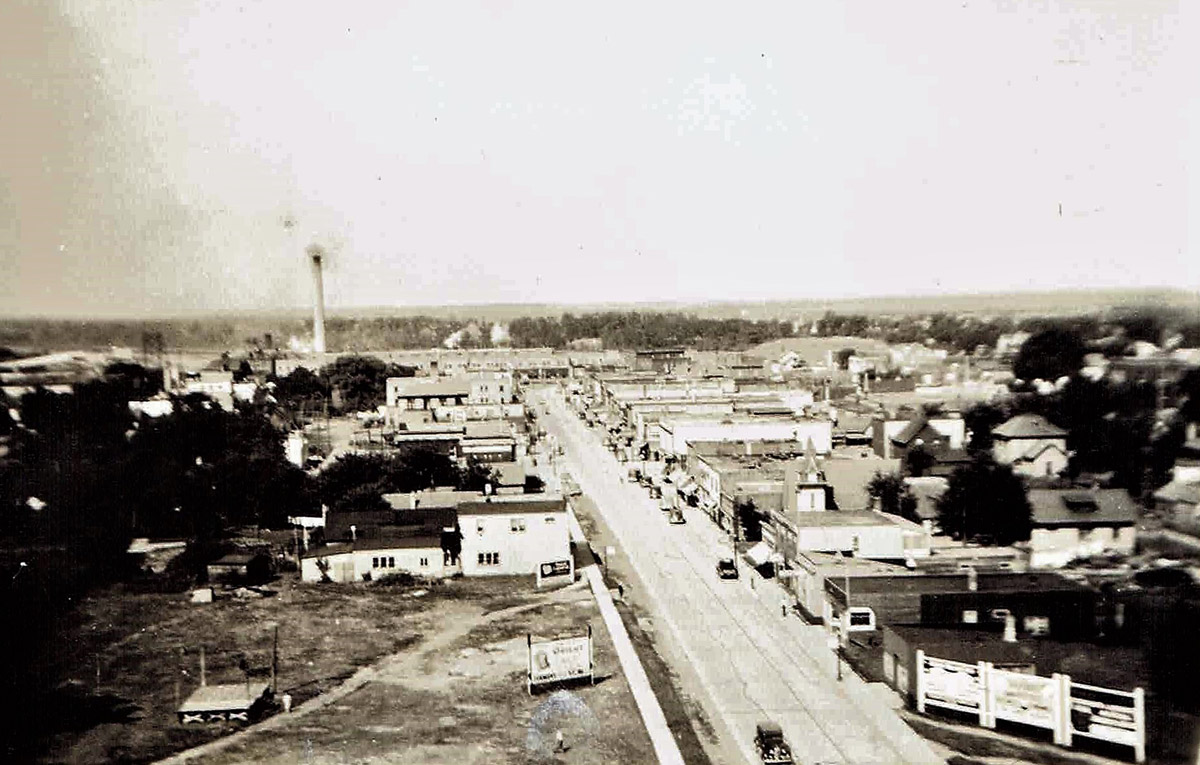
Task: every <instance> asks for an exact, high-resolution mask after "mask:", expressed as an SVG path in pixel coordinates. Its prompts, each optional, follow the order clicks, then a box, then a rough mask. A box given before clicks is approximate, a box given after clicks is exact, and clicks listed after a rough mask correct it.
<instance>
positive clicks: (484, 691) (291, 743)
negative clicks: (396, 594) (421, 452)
mask: <svg viewBox="0 0 1200 765" xmlns="http://www.w3.org/2000/svg"><path fill="white" fill-rule="evenodd" d="M539 601H540V602H539V603H536V604H527V605H516V606H510V607H508V608H504V609H501V610H498V611H492V612H490V613H488V612H486V611H485V610H484V609H481V608H479V607H474V608H472V607H469V606H462V607H459V608H456V609H454V610H453V612H451V611H444V610H439V612H438V613H429V614H428V615H429V616H431V617H433V618H435V619H437V621H438V622H439V624H440V629H439V630H438V631H437V632H436V633H431V635H430V637H429V638H428V639H426V640H423V641H422V642H421V643H420V644H418V645H416V646H414V647H413V648H412V649H411V650H406V651H403V652H401V653H398V654H396V655H395V656H393V657H391V658H389V659H387V660H385V661H384V662H381V663H380V664H378V665H376V667H375V668H374V671H373V674H372V676H371V677H370V679H369V680H368V681H367V682H366V683H364V684H363V685H362V686H361V687H359V688H358V689H357V690H354V691H353V692H352V693H350V694H348V695H347V696H345V697H344V698H340V699H338V700H337V701H335V702H334V703H333V704H331V705H329V706H327V707H325V708H323V709H320V710H319V711H314V712H312V713H309V714H302V713H297V712H293V714H291V715H281V716H278V717H276V718H274V719H273V720H272V723H276V724H274V725H271V726H264V727H263V728H262V729H260V730H251V731H248V732H247V734H246V735H245V736H244V737H243V738H242V739H241V740H239V741H237V742H236V743H234V744H233V745H232V746H230V747H228V748H226V749H224V750H222V751H220V752H217V753H214V754H212V755H210V756H205V757H202V758H199V759H197V760H196V762H200V763H211V764H213V765H216V764H218V763H235V762H259V763H280V764H281V765H282V763H289V764H290V763H296V762H304V763H314V765H319V764H322V763H330V764H332V763H345V762H356V763H413V764H414V765H415V764H416V763H485V762H486V763H527V762H572V763H597V764H598V763H611V762H622V761H624V762H646V761H651V760H653V749H652V747H651V745H650V740H649V738H648V737H647V735H646V733H645V731H644V730H643V728H642V725H641V718H640V717H639V716H638V712H637V707H636V705H635V703H634V701H633V697H632V695H631V694H630V692H629V687H628V685H627V684H626V682H625V680H624V677H623V676H622V675H621V674H620V666H619V664H618V662H617V658H616V653H615V651H614V650H613V647H612V643H611V641H610V639H609V636H608V635H607V633H606V632H605V631H604V629H603V627H602V625H601V623H600V620H599V617H598V615H597V613H596V608H595V603H594V601H593V599H592V597H591V594H590V592H589V591H588V590H586V589H580V588H577V587H576V588H570V589H568V590H561V591H558V592H556V593H554V594H551V595H547V596H544V597H542V598H540V599H539ZM589 623H594V627H593V629H594V632H593V636H594V641H595V646H594V647H595V661H596V667H597V678H596V679H597V683H596V684H595V685H587V684H583V685H579V686H574V687H571V688H567V689H559V690H554V691H551V692H544V693H537V694H535V695H534V696H530V695H529V694H528V693H527V691H526V685H525V667H526V662H527V657H526V651H527V647H526V634H527V633H528V632H530V631H532V632H533V634H534V639H535V640H536V639H538V638H539V637H542V638H547V637H552V636H555V635H562V634H580V633H581V632H582V631H584V630H586V628H587V625H588V624H589ZM299 711H300V712H303V710H299ZM557 731H562V733H563V737H564V741H565V742H566V744H567V746H568V751H567V752H565V753H562V754H558V755H555V753H554V752H553V751H552V750H553V748H554V746H555V733H556V732H557Z"/></svg>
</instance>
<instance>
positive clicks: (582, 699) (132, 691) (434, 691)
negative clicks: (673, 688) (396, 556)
mask: <svg viewBox="0 0 1200 765" xmlns="http://www.w3.org/2000/svg"><path fill="white" fill-rule="evenodd" d="M274 587H275V589H276V590H277V591H278V593H277V594H276V595H274V596H273V597H266V598H257V599H247V600H239V599H235V598H224V599H220V600H218V601H217V602H215V603H211V604H206V605H192V604H190V603H189V602H188V600H187V597H186V596H185V595H160V594H132V593H129V592H125V591H123V590H121V589H119V588H118V589H113V590H110V591H107V592H104V593H101V594H98V595H95V596H93V597H90V598H88V599H87V600H86V601H85V602H83V603H82V604H81V605H80V608H79V611H78V618H77V620H76V623H75V624H73V625H72V627H71V630H70V634H64V635H63V636H62V639H63V642H64V644H65V645H69V646H71V650H70V656H69V664H70V666H69V667H68V670H69V671H68V672H66V673H65V677H67V678H68V680H69V681H70V682H68V683H67V684H66V685H65V686H64V688H65V691H64V692H68V691H69V693H70V694H71V696H72V699H73V700H74V702H77V701H78V700H79V699H80V698H83V699H88V700H95V699H100V698H103V699H104V706H105V710H103V713H100V714H96V715H93V717H92V718H91V719H83V720H79V719H76V720H71V721H69V722H70V724H64V725H63V726H62V727H63V730H61V731H60V732H58V733H56V734H54V735H52V736H50V737H49V738H47V739H43V740H41V741H39V742H38V743H37V749H36V751H30V752H28V754H29V759H30V760H34V761H39V762H149V761H153V760H155V759H158V758H161V757H164V756H167V755H169V754H171V753H174V752H178V751H180V750H183V749H187V748H189V747H192V746H196V745H199V744H202V743H204V742H207V741H211V740H213V739H216V738H220V737H222V736H224V735H226V734H229V733H232V732H234V730H235V728H233V727H226V728H222V727H220V726H201V725H191V726H181V725H179V724H177V723H176V721H175V714H174V710H175V706H176V681H177V680H178V682H179V690H180V692H181V694H182V696H184V697H186V696H187V695H188V694H189V693H191V692H192V691H193V690H194V689H195V688H196V687H197V686H198V685H199V650H200V648H201V646H203V647H204V649H205V653H206V659H207V675H208V682H209V683H236V682H242V681H244V680H245V678H246V674H247V672H246V670H249V674H250V675H251V676H252V677H261V678H262V679H264V680H266V679H269V673H270V665H271V652H272V639H273V633H274V624H276V623H277V624H279V625H280V629H279V678H278V687H279V693H280V694H283V693H284V692H287V693H290V694H291V695H292V697H293V699H294V705H295V706H297V707H299V706H300V705H301V704H302V703H304V702H305V701H307V700H310V699H313V698H314V697H316V696H318V694H321V693H322V692H325V691H329V690H331V689H334V688H336V687H338V686H339V685H340V684H341V683H342V681H344V680H346V679H347V678H349V677H351V676H352V675H354V673H355V670H356V669H358V668H360V667H365V666H367V665H374V668H375V671H374V674H370V675H369V677H370V680H369V681H368V682H366V683H365V684H363V685H362V686H361V687H359V688H358V690H356V691H355V692H354V693H351V694H349V695H348V696H346V697H345V698H343V699H340V700H339V701H337V702H336V703H334V704H333V705H330V706H327V707H325V708H322V709H319V710H317V711H315V712H312V713H311V714H308V715H302V714H300V713H299V710H295V711H293V714H292V715H291V716H289V719H288V720H286V722H287V725H283V726H280V727H279V729H278V730H277V731H264V733H263V734H262V735H261V736H259V735H257V734H251V735H249V736H246V737H244V740H243V741H240V742H239V743H238V745H237V748H233V749H229V750H228V751H227V752H223V753H219V754H216V755H213V756H211V757H209V758H208V759H206V760H205V761H206V762H245V761H247V760H259V759H262V760H266V761H279V762H298V761H308V762H321V761H325V762H347V761H356V762H358V761H372V760H374V759H376V758H382V759H378V761H388V762H438V761H442V760H441V759H440V758H441V756H442V755H440V754H437V752H439V751H441V750H442V749H445V750H446V751H447V752H451V753H450V754H447V755H446V757H447V758H448V759H447V760H446V761H450V760H453V761H456V762H464V761H467V762H469V761H472V759H471V758H472V757H475V756H476V755H470V756H469V757H466V756H465V755H467V754H468V753H469V752H474V751H476V750H478V751H479V752H481V753H487V759H488V760H489V762H495V761H500V762H504V761H512V762H527V761H529V758H528V756H527V755H526V752H527V749H528V748H529V747H530V746H534V748H535V749H536V745H539V743H540V740H535V739H536V736H533V734H532V733H530V731H536V730H539V727H538V725H537V724H535V721H541V722H545V721H547V720H548V721H550V722H551V723H554V724H557V722H556V720H555V714H554V712H555V710H559V709H564V710H568V712H569V711H570V710H576V711H575V712H573V713H572V714H574V715H575V717H577V718H579V719H581V720H586V719H591V718H594V719H595V720H602V721H603V726H600V725H593V726H592V727H591V728H587V729H586V730H585V729H584V728H581V729H580V731H578V732H576V741H575V742H572V741H570V740H569V739H568V743H569V744H571V743H574V744H575V747H574V748H573V749H572V751H571V753H570V754H571V758H572V760H574V761H579V762H608V761H612V760H613V759H618V758H623V759H626V760H632V761H641V760H642V759H645V757H646V756H648V754H649V752H650V743H649V740H648V738H647V737H646V734H645V732H644V731H643V730H642V729H641V724H640V718H639V717H638V715H637V710H636V707H635V705H634V702H633V699H632V697H631V696H630V695H629V691H628V686H627V685H626V684H625V682H624V679H623V678H622V677H621V675H620V667H619V665H618V664H617V661H616V658H615V655H614V654H613V653H612V648H611V644H610V642H609V640H608V635H607V634H606V633H605V632H604V629H603V626H602V623H601V621H600V619H599V617H598V615H597V614H596V613H595V607H594V604H593V602H592V600H591V597H590V593H589V592H588V591H587V590H583V589H577V590H570V591H558V592H553V593H538V592H537V591H536V590H534V588H533V586H532V582H531V581H530V580H527V579H523V578H521V579H488V580H456V581H452V582H448V583H444V584H443V583H437V584H432V585H424V586H418V587H401V586H390V585H387V584H385V583H376V584H374V585H371V586H339V585H302V584H299V583H296V582H294V581H290V580H288V581H283V582H280V583H277V584H276V585H274ZM421 589H424V590H425V593H424V594H423V595H422V594H419V593H420V590H421ZM589 622H592V623H594V625H595V626H594V629H595V630H596V631H595V638H596V663H597V667H598V670H597V671H598V673H600V675H601V676H602V677H604V676H605V675H612V677H607V678H606V679H604V680H603V681H602V682H600V683H599V684H597V685H596V686H595V687H594V688H592V687H588V688H583V689H577V690H575V691H572V693H573V694H574V695H573V696H570V697H561V698H560V697H552V696H539V697H534V698H530V697H529V696H528V695H527V693H526V691H525V685H524V681H523V678H524V666H525V663H524V662H525V658H524V643H525V638H524V635H525V633H526V632H527V631H532V632H533V633H534V635H535V637H536V636H538V635H541V636H546V637H549V636H551V635H553V634H556V633H558V632H567V631H571V630H580V629H585V628H586V625H587V624H588V623H589ZM97 678H99V680H98V682H97ZM356 679H357V678H356ZM74 702H73V704H72V705H73V706H78V705H77V703H74ZM547 702H551V703H550V705H549V707H548V708H547V709H546V710H543V711H542V712H539V706H540V705H544V704H546V703H547ZM114 709H116V710H118V712H119V713H115V714H114V713H113V710H114ZM589 714H590V715H591V718H589ZM280 722H284V721H283V720H282V719H280V718H272V719H271V720H270V721H268V722H267V726H268V727H271V726H277V725H278V724H279V723H280ZM518 728H519V731H518V730H517V729H518ZM585 728H586V726H585ZM565 730H566V729H565V728H564V732H565ZM587 731H590V732H587ZM518 734H519V735H518ZM531 736H533V738H530V737H531ZM551 736H553V733H551ZM551 745H553V744H551ZM398 749H399V750H404V751H405V752H407V754H405V755H404V756H405V757H407V759H395V758H394V756H393V755H394V753H395V750H398ZM584 749H589V750H592V751H594V752H596V753H602V756H596V757H593V758H591V759H589V758H587V757H586V756H584V755H585V752H584ZM285 753H286V754H285ZM499 755H503V756H499ZM581 757H582V758H581ZM275 758H278V759H275ZM322 758H324V759H322Z"/></svg>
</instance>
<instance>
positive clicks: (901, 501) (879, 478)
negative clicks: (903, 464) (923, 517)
mask: <svg viewBox="0 0 1200 765" xmlns="http://www.w3.org/2000/svg"><path fill="white" fill-rule="evenodd" d="M867 494H868V495H869V496H870V497H871V499H872V500H873V501H874V502H875V503H877V505H878V507H879V510H880V511H882V512H885V513H890V514H891V515H899V516H900V517H902V518H907V519H909V520H910V521H917V522H920V518H919V517H918V516H917V498H916V497H915V496H913V493H912V491H911V490H910V489H909V488H908V485H907V484H905V483H904V479H903V478H902V477H900V474H899V473H880V472H876V473H875V475H874V476H873V477H872V478H871V480H870V481H869V482H868V483H867Z"/></svg>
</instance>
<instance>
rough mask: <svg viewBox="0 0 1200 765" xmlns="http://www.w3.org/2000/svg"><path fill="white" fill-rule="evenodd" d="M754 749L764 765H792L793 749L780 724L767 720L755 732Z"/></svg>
mask: <svg viewBox="0 0 1200 765" xmlns="http://www.w3.org/2000/svg"><path fill="white" fill-rule="evenodd" d="M754 748H755V749H757V750H758V757H759V759H760V760H762V761H763V765H792V763H794V762H795V760H793V759H792V747H791V746H790V745H789V744H788V742H787V739H785V738H784V737H783V728H781V727H779V723H776V722H773V721H771V720H765V721H763V722H760V723H759V724H758V727H757V728H756V729H755V731H754Z"/></svg>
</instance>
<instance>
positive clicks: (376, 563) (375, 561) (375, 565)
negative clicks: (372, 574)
mask: <svg viewBox="0 0 1200 765" xmlns="http://www.w3.org/2000/svg"><path fill="white" fill-rule="evenodd" d="M371 568H379V558H371Z"/></svg>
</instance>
